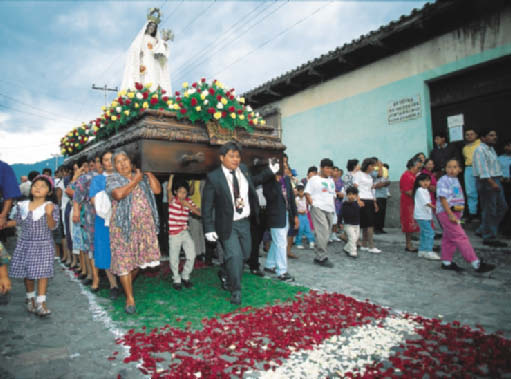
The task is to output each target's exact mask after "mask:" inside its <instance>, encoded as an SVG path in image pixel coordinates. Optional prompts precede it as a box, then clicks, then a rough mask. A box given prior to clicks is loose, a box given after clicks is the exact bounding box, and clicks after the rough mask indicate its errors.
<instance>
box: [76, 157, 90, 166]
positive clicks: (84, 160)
mask: <svg viewBox="0 0 511 379" xmlns="http://www.w3.org/2000/svg"><path fill="white" fill-rule="evenodd" d="M88 162H89V161H88V160H87V157H80V158H79V159H78V161H77V162H76V164H77V165H78V167H82V166H83V165H84V164H85V163H88Z"/></svg>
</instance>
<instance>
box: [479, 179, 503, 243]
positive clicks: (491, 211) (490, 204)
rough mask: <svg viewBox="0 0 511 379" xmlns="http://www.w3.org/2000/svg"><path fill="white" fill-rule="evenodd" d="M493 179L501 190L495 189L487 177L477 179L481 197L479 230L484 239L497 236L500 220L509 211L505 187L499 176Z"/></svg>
mask: <svg viewBox="0 0 511 379" xmlns="http://www.w3.org/2000/svg"><path fill="white" fill-rule="evenodd" d="M492 179H493V180H494V181H495V182H496V183H497V184H498V185H499V187H500V191H498V192H497V191H495V190H494V189H493V188H492V187H491V186H490V184H489V183H488V181H487V180H485V179H483V180H481V179H477V180H476V183H477V188H478V191H479V195H480V197H481V227H480V229H479V230H480V232H481V234H482V236H483V240H485V239H490V238H495V237H497V231H498V227H499V224H500V221H501V220H502V218H503V217H504V215H505V214H506V211H507V202H506V198H505V196H504V188H502V184H501V183H500V180H499V178H492Z"/></svg>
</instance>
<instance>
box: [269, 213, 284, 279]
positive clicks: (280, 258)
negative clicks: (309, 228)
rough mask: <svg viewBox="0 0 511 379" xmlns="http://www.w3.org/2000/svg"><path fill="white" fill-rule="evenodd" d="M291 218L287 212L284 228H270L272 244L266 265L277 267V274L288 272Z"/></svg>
mask: <svg viewBox="0 0 511 379" xmlns="http://www.w3.org/2000/svg"><path fill="white" fill-rule="evenodd" d="M288 228H289V218H288V217H287V213H286V226H285V227H284V228H270V233H271V246H270V251H269V252H268V257H267V258H266V263H265V267H266V268H275V269H276V272H277V275H282V274H284V273H286V272H287V231H288Z"/></svg>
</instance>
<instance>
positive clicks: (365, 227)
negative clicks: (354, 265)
mask: <svg viewBox="0 0 511 379" xmlns="http://www.w3.org/2000/svg"><path fill="white" fill-rule="evenodd" d="M376 163H377V162H376V160H374V159H373V158H366V159H364V161H363V162H362V167H361V169H360V171H358V172H356V173H355V174H354V175H353V184H354V185H356V186H357V188H358V196H359V200H358V203H359V205H360V229H362V247H361V248H360V250H362V251H364V250H365V251H369V252H370V253H374V254H379V253H381V250H380V249H377V248H376V247H375V246H374V241H373V230H374V219H375V214H376V212H378V204H377V203H376V198H375V196H374V183H373V176H372V175H371V174H372V173H373V171H374V167H375V165H376Z"/></svg>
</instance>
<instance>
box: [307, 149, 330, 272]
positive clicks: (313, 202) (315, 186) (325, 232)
mask: <svg viewBox="0 0 511 379" xmlns="http://www.w3.org/2000/svg"><path fill="white" fill-rule="evenodd" d="M333 167H334V162H333V161H332V160H331V159H329V158H324V159H322V160H321V163H320V173H319V175H316V176H313V177H311V178H310V179H309V181H308V182H307V185H306V186H305V196H306V197H307V202H308V203H309V205H310V206H311V209H310V215H311V218H312V223H313V224H314V234H315V236H316V246H315V250H314V252H315V258H314V263H315V264H317V265H319V266H323V267H329V268H331V267H334V265H333V263H332V262H330V261H329V260H328V251H327V245H328V237H329V235H330V231H331V230H332V225H333V220H334V214H335V202H334V201H335V197H336V193H335V183H334V181H333V179H332V177H331V176H332V171H333Z"/></svg>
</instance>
